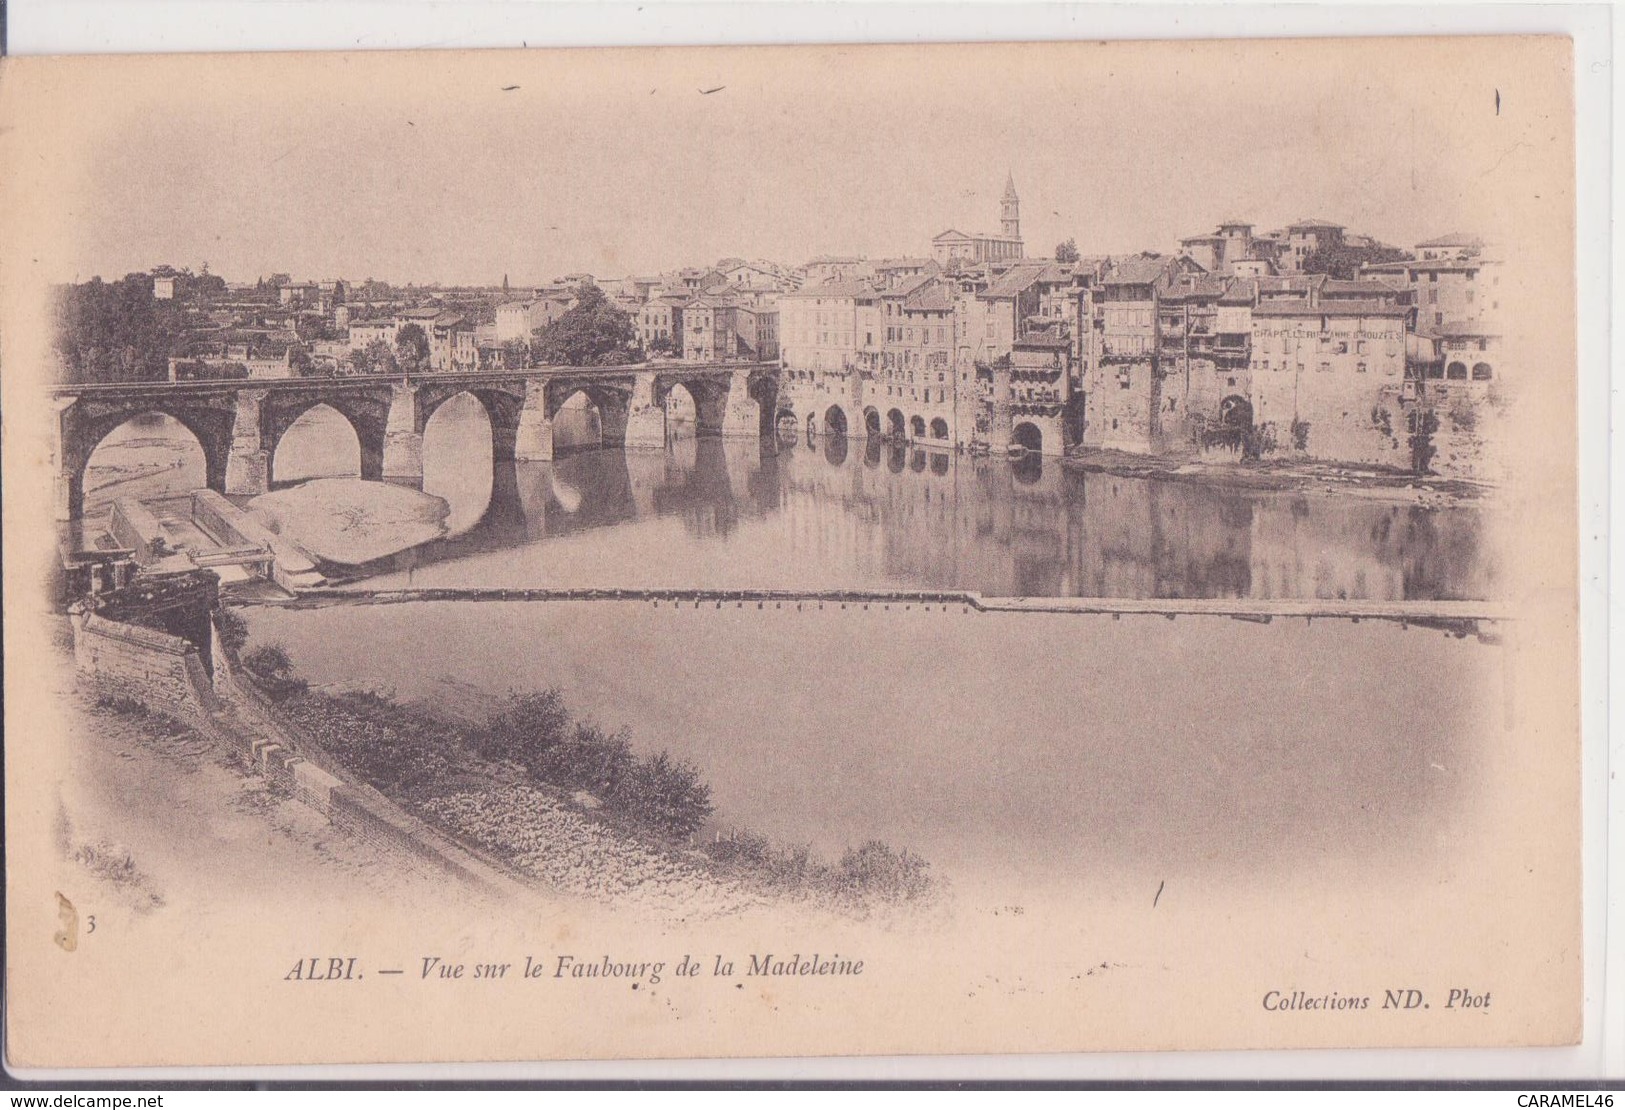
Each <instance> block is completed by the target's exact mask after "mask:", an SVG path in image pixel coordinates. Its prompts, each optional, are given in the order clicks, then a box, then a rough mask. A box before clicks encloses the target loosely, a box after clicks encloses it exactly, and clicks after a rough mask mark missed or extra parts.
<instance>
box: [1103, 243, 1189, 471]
mask: <svg viewBox="0 0 1625 1110" xmlns="http://www.w3.org/2000/svg"><path fill="white" fill-rule="evenodd" d="M1186 264H1187V266H1188V267H1189V270H1186V271H1185V272H1194V270H1195V269H1196V264H1195V263H1194V262H1190V261H1189V260H1186ZM1183 269H1184V268H1182V267H1181V265H1180V263H1179V261H1178V260H1176V259H1173V258H1169V257H1167V256H1166V255H1160V254H1149V253H1148V254H1138V255H1129V256H1126V257H1121V258H1113V259H1110V260H1108V261H1107V262H1106V264H1105V265H1104V266H1103V267H1102V269H1101V273H1100V275H1099V277H1098V278H1096V279H1094V280H1093V281H1092V282H1091V285H1090V291H1089V297H1090V321H1089V322H1090V326H1091V329H1092V338H1091V342H1090V345H1089V355H1088V357H1087V359H1086V364H1085V367H1084V396H1085V407H1084V432H1083V442H1084V446H1086V447H1090V448H1101V449H1109V450H1121V451H1135V452H1141V453H1144V452H1148V451H1157V450H1161V449H1162V448H1163V447H1164V446H1165V442H1166V441H1165V437H1164V433H1163V421H1162V413H1163V410H1164V407H1165V405H1164V402H1163V388H1162V378H1163V368H1162V364H1161V361H1160V357H1159V345H1158V337H1157V306H1158V291H1159V287H1161V286H1163V285H1164V284H1165V283H1166V281H1167V280H1168V279H1169V278H1170V277H1171V276H1172V275H1174V274H1176V273H1180V272H1182V270H1183Z"/></svg>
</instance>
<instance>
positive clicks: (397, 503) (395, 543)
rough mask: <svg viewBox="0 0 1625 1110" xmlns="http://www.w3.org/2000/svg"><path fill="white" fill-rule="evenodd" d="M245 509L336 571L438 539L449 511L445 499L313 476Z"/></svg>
mask: <svg viewBox="0 0 1625 1110" xmlns="http://www.w3.org/2000/svg"><path fill="white" fill-rule="evenodd" d="M244 507H245V508H246V509H247V511H248V512H249V513H251V514H252V515H253V516H254V517H255V518H257V519H258V520H259V521H260V522H261V523H262V524H264V525H265V527H266V528H268V529H269V530H270V531H271V532H273V533H275V534H277V535H280V536H287V537H289V538H290V539H292V540H294V541H295V542H297V543H298V544H299V545H300V546H301V547H302V548H304V549H305V550H307V551H309V552H310V553H311V554H312V555H314V556H315V557H316V558H317V559H318V560H319V561H320V562H321V563H322V564H324V565H328V566H332V567H336V568H344V567H362V566H366V565H368V564H372V563H377V562H378V561H380V560H382V559H386V558H388V557H390V556H393V555H397V554H399V553H400V552H402V551H407V550H410V549H411V548H414V547H419V546H421V545H423V544H425V543H428V542H429V541H430V540H436V539H439V538H441V537H442V536H444V535H445V534H446V531H447V528H446V517H447V515H448V513H449V512H450V506H448V505H447V504H446V502H445V501H444V500H443V499H442V498H439V497H434V496H431V495H430V494H426V493H423V492H421V491H419V490H415V489H409V488H407V487H405V486H396V485H390V484H389V483H387V482H364V481H360V480H358V479H355V478H315V479H312V480H310V481H308V482H302V483H300V484H299V485H296V486H289V487H288V488H286V489H280V490H274V491H272V492H270V493H263V494H260V495H259V496H258V497H255V498H253V499H252V500H250V501H248V502H247V503H246V505H245V506H244Z"/></svg>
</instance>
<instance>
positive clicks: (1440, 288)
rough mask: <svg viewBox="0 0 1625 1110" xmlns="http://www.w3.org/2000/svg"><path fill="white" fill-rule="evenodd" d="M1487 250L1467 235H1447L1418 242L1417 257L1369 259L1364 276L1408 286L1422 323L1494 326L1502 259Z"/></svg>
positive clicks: (1424, 324) (1498, 308)
mask: <svg viewBox="0 0 1625 1110" xmlns="http://www.w3.org/2000/svg"><path fill="white" fill-rule="evenodd" d="M1486 250H1487V248H1486V246H1485V244H1484V243H1482V242H1481V241H1479V240H1477V239H1473V238H1471V237H1469V236H1461V235H1451V236H1445V237H1444V238H1443V239H1436V240H1430V241H1429V242H1427V243H1418V244H1417V246H1416V253H1417V255H1418V257H1417V258H1414V259H1409V260H1404V261H1399V262H1378V263H1372V264H1370V265H1367V266H1366V267H1364V269H1363V271H1362V276H1365V277H1370V278H1379V279H1385V280H1388V281H1390V282H1393V283H1395V284H1400V285H1404V286H1405V287H1406V288H1407V289H1409V290H1410V291H1411V293H1412V295H1413V303H1414V304H1415V305H1416V310H1417V320H1418V323H1419V325H1420V326H1423V327H1431V328H1433V329H1439V328H1442V327H1443V326H1444V325H1445V324H1446V322H1453V323H1466V324H1471V325H1475V326H1476V325H1484V326H1487V327H1492V328H1493V327H1495V326H1496V325H1497V324H1498V321H1499V316H1500V311H1501V271H1502V264H1501V261H1500V260H1499V259H1497V258H1494V257H1492V256H1490V255H1489V254H1487V253H1486Z"/></svg>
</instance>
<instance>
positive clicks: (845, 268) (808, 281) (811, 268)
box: [802, 254, 874, 288]
mask: <svg viewBox="0 0 1625 1110" xmlns="http://www.w3.org/2000/svg"><path fill="white" fill-rule="evenodd" d="M802 270H803V272H804V275H805V278H804V280H803V282H802V286H803V288H805V287H807V286H814V285H828V284H829V283H830V282H836V281H862V280H865V279H867V278H870V277H873V276H874V268H873V267H871V266H870V265H869V261H868V259H865V258H861V257H859V256H857V255H846V254H821V255H819V256H818V257H817V258H814V259H811V260H809V261H808V262H807V264H806V265H805V266H803V267H802Z"/></svg>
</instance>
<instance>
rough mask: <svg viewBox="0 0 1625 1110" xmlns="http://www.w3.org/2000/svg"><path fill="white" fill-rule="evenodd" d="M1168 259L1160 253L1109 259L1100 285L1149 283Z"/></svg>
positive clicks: (1157, 275)
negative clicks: (1109, 261)
mask: <svg viewBox="0 0 1625 1110" xmlns="http://www.w3.org/2000/svg"><path fill="white" fill-rule="evenodd" d="M1167 266H1168V259H1167V258H1164V257H1163V256H1162V255H1160V254H1150V255H1146V254H1131V255H1128V256H1126V257H1123V258H1114V259H1112V260H1111V263H1110V265H1109V267H1108V268H1107V270H1106V276H1105V277H1104V278H1102V279H1101V284H1102V285H1150V284H1152V283H1153V282H1155V281H1156V280H1157V279H1158V278H1160V277H1161V276H1162V274H1163V271H1164V270H1165V269H1166V268H1167Z"/></svg>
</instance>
